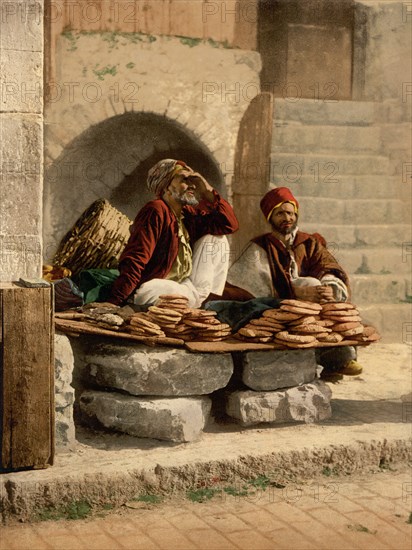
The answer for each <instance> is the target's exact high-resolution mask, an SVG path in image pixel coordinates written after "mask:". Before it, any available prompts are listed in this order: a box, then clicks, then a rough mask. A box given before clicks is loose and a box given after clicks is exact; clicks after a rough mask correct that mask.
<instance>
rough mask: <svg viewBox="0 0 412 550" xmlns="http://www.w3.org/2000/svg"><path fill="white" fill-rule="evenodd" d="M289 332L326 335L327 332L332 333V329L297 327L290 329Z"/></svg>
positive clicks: (320, 326) (307, 326)
mask: <svg viewBox="0 0 412 550" xmlns="http://www.w3.org/2000/svg"><path fill="white" fill-rule="evenodd" d="M289 331H290V332H293V333H294V334H300V333H302V334H316V333H324V334H327V333H328V332H332V329H330V328H326V327H323V326H322V325H316V324H312V325H299V326H297V327H293V329H292V327H290V328H289Z"/></svg>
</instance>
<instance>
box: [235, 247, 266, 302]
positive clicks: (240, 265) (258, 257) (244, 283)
mask: <svg viewBox="0 0 412 550" xmlns="http://www.w3.org/2000/svg"><path fill="white" fill-rule="evenodd" d="M227 280H228V282H229V283H231V284H232V285H236V286H239V287H241V288H243V289H245V290H247V291H248V292H250V294H253V296H255V297H256V298H258V297H263V296H273V295H274V293H273V285H272V275H271V273H270V266H269V260H268V256H267V254H266V252H265V250H263V248H262V247H260V246H259V245H257V244H256V243H253V242H250V243H249V244H248V245H247V246H246V248H245V249H244V250H243V252H242V254H241V255H240V257H239V258H238V259H237V260H236V261H235V263H234V264H233V265H232V266H231V267H230V269H229V273H228V276H227Z"/></svg>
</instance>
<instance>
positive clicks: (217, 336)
mask: <svg viewBox="0 0 412 550" xmlns="http://www.w3.org/2000/svg"><path fill="white" fill-rule="evenodd" d="M216 315H217V313H216V311H207V310H204V309H194V308H193V309H192V310H191V312H190V313H188V314H187V315H185V316H184V317H183V320H182V324H183V326H186V327H187V328H188V329H189V330H190V340H196V341H202V342H219V341H221V340H224V339H225V338H228V337H229V336H230V334H231V332H232V330H231V328H230V325H228V324H227V323H221V322H220V321H219V319H216Z"/></svg>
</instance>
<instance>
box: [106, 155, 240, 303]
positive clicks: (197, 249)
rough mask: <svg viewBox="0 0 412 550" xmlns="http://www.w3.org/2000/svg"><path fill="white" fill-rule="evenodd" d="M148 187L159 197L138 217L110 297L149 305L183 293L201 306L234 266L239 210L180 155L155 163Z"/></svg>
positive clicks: (148, 204)
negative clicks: (161, 297) (233, 237)
mask: <svg viewBox="0 0 412 550" xmlns="http://www.w3.org/2000/svg"><path fill="white" fill-rule="evenodd" d="M147 186H148V188H149V191H152V192H153V193H154V194H155V195H156V198H155V199H154V200H152V201H150V202H148V203H147V204H146V205H145V206H144V207H143V208H142V209H141V210H140V211H139V212H138V214H137V216H136V219H135V220H134V223H133V225H132V228H131V232H130V238H129V241H128V243H127V245H126V247H125V249H124V251H123V253H122V255H121V257H120V261H119V270H120V275H119V277H118V278H117V279H116V280H115V281H114V283H113V284H112V287H111V294H110V297H109V299H108V301H109V302H110V303H112V304H116V305H121V304H123V303H124V302H126V300H128V299H129V300H130V299H132V300H133V301H134V303H135V304H140V305H143V304H152V303H154V302H155V301H156V300H157V298H158V297H159V295H162V294H179V295H184V296H186V297H187V298H188V299H189V305H190V306H192V307H200V305H201V304H202V302H203V301H204V300H205V299H206V298H207V297H208V295H209V294H210V293H214V294H218V295H220V294H221V293H222V292H223V289H224V286H225V282H226V276H227V271H228V267H229V263H228V262H229V253H228V252H229V244H228V242H227V239H226V237H225V235H228V234H230V233H233V232H234V231H236V230H237V229H238V221H237V219H236V216H235V214H234V212H233V209H232V207H231V206H230V205H229V203H228V202H226V201H225V200H224V199H223V198H221V197H220V195H219V193H217V191H216V190H215V189H213V187H212V186H211V185H210V184H209V183H208V182H207V181H206V180H205V178H204V177H203V176H201V175H200V174H199V173H198V172H195V171H194V170H192V169H191V168H190V167H189V166H187V164H186V163H184V162H183V161H180V160H174V159H163V160H161V161H160V162H158V163H157V164H155V166H153V167H152V168H151V169H150V170H149V174H148V179H147Z"/></svg>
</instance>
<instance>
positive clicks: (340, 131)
mask: <svg viewBox="0 0 412 550" xmlns="http://www.w3.org/2000/svg"><path fill="white" fill-rule="evenodd" d="M272 145H273V149H272V152H275V151H278V152H285V153H287V152H289V151H291V150H293V151H295V152H299V153H300V152H303V153H308V152H315V151H316V152H321V151H332V152H333V153H335V152H338V151H340V152H345V151H346V152H347V154H350V153H351V152H353V153H355V154H357V153H359V152H364V154H365V153H366V154H368V153H367V152H369V153H372V154H379V152H380V148H381V140H380V128H379V127H377V126H337V125H336V126H321V125H319V124H316V125H311V126H309V125H302V124H297V123H287V122H286V123H285V122H283V121H282V122H281V121H278V122H277V123H276V124H275V127H274V130H273V142H272Z"/></svg>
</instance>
